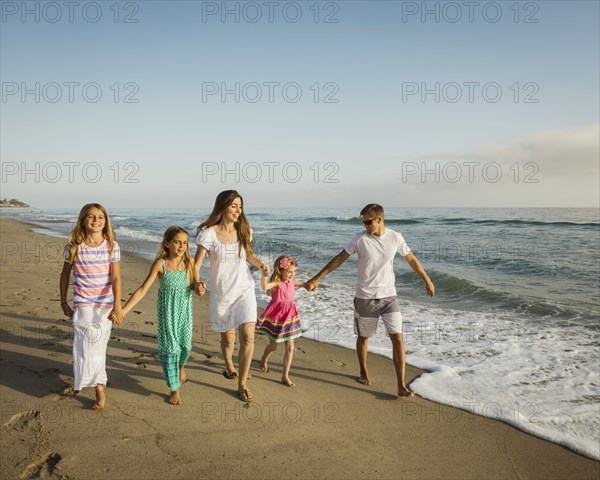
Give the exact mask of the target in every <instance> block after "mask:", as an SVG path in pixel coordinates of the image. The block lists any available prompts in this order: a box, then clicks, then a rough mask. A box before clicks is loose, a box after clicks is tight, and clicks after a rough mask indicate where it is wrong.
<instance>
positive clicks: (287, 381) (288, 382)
mask: <svg viewBox="0 0 600 480" xmlns="http://www.w3.org/2000/svg"><path fill="white" fill-rule="evenodd" d="M281 383H283V384H284V385H286V386H288V387H295V386H296V384H295V383H294V382H292V381H291V380H290V377H287V376H284V377H281Z"/></svg>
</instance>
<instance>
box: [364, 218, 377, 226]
mask: <svg viewBox="0 0 600 480" xmlns="http://www.w3.org/2000/svg"><path fill="white" fill-rule="evenodd" d="M377 218H378V217H375V218H372V219H371V220H363V221H362V223H363V225H371V224H372V223H373V222H374V221H375V220H376V219H377Z"/></svg>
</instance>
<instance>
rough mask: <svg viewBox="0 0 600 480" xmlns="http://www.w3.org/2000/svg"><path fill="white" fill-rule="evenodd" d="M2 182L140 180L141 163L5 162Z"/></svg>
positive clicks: (123, 181) (127, 181)
mask: <svg viewBox="0 0 600 480" xmlns="http://www.w3.org/2000/svg"><path fill="white" fill-rule="evenodd" d="M0 171H1V178H2V183H9V182H10V183H22V184H27V183H79V182H83V183H98V182H100V181H108V182H112V183H139V181H140V180H139V178H138V173H139V171H140V166H139V164H138V163H136V162H125V163H120V162H114V163H113V164H111V165H109V166H106V165H105V166H104V167H103V166H102V165H100V164H99V163H98V162H85V163H82V162H61V163H58V162H46V163H42V162H2V163H1V164H0Z"/></svg>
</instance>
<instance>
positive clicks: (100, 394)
mask: <svg viewBox="0 0 600 480" xmlns="http://www.w3.org/2000/svg"><path fill="white" fill-rule="evenodd" d="M105 403H106V393H105V392H104V385H96V403H94V404H93V405H92V406H91V407H90V408H91V409H92V410H102V409H103V408H104V404H105Z"/></svg>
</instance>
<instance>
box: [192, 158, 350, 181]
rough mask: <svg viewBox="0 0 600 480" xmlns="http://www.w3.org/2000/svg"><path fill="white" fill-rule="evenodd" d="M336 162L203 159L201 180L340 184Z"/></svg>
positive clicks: (338, 167) (338, 168)
mask: <svg viewBox="0 0 600 480" xmlns="http://www.w3.org/2000/svg"><path fill="white" fill-rule="evenodd" d="M339 171H340V166H339V165H338V164H337V163H336V162H325V163H320V162H315V163H313V164H312V165H309V166H308V167H303V166H302V165H301V164H299V163H298V162H261V163H259V162H246V163H241V162H233V163H228V162H220V163H218V162H202V163H201V172H202V176H201V178H202V183H209V182H210V183H214V182H215V181H220V182H221V183H232V182H233V183H236V184H239V183H243V182H245V183H281V182H285V183H298V182H300V181H301V180H303V179H304V180H307V181H311V182H313V183H339V181H340V180H339V178H338V174H339Z"/></svg>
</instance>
